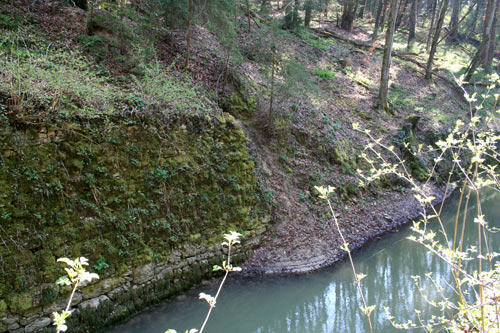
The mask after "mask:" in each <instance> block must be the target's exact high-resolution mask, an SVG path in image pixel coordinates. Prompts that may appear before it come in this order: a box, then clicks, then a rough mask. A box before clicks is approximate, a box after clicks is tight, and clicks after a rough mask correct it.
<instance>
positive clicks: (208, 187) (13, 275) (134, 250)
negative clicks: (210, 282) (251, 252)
mask: <svg viewBox="0 0 500 333" xmlns="http://www.w3.org/2000/svg"><path fill="white" fill-rule="evenodd" d="M6 119H7V118H6ZM245 141H246V139H245V137H244V134H243V133H242V131H241V130H240V129H239V128H238V127H237V126H236V125H235V124H234V122H233V119H232V117H231V116H229V115H223V116H218V117H217V118H208V117H203V116H192V117H184V118H179V119H177V120H170V121H169V122H168V123H162V122H154V121H153V120H150V121H148V122H143V121H139V120H137V121H130V120H101V119H97V120H91V121H89V120H87V121H72V122H57V123H51V124H47V123H45V124H43V125H39V124H26V123H23V124H18V123H12V122H10V123H9V122H8V120H5V121H4V123H3V124H2V126H1V127H0V153H1V155H0V228H1V230H0V332H1V331H2V329H4V330H5V329H7V328H8V326H9V325H12V324H13V323H9V321H8V322H2V321H1V319H2V318H4V319H5V318H8V317H9V318H13V317H14V318H15V317H18V318H28V317H29V315H30V314H31V313H33V312H35V313H37V312H40V309H42V308H46V307H47V306H48V305H50V304H54V302H60V301H61V300H63V299H64V297H65V296H66V293H67V291H65V290H59V288H58V287H56V286H55V285H54V284H53V282H54V281H55V280H56V279H57V278H58V277H60V276H61V275H64V271H63V265H62V264H59V263H56V259H57V258H59V257H78V256H85V257H87V258H89V259H90V262H91V265H92V267H90V270H91V271H94V272H97V273H98V274H100V275H101V277H102V278H104V279H110V278H114V277H122V276H124V275H123V274H125V273H126V272H128V271H130V270H131V269H134V267H139V266H141V265H146V264H149V263H155V264H159V263H168V260H169V258H170V256H171V254H172V253H173V251H176V250H177V249H179V248H180V247H182V246H184V244H191V245H200V246H201V245H202V246H212V245H214V244H217V243H218V242H219V241H220V240H221V237H222V235H223V234H224V233H225V232H227V231H228V230H237V231H239V232H242V233H244V234H245V235H246V236H247V237H248V238H249V239H251V238H252V235H254V234H255V232H256V231H259V232H260V231H261V230H263V228H265V223H264V222H263V221H265V220H266V219H264V216H265V215H267V210H266V208H265V207H264V206H263V205H262V203H261V200H260V194H259V189H258V187H257V183H256V179H255V175H254V170H253V168H254V164H253V162H252V160H251V158H250V156H249V155H248V153H247V151H246V148H245ZM198 275H199V274H198ZM200 276H201V275H200ZM117 281H118V282H119V280H117ZM120 281H121V280H120ZM115 282H116V281H115ZM176 288H177V287H176ZM167 294H168V293H167ZM161 295H163V294H161V293H160V296H161ZM152 299H158V297H152ZM152 299H151V300H150V299H149V298H148V300H146V301H145V304H146V303H147V302H150V301H152ZM129 312H130V311H127V313H129ZM124 313H125V312H124ZM118 317H119V316H118ZM20 320H21V319H19V320H18V321H15V323H19V324H20V325H22V323H20ZM24 324H26V323H24ZM101 324H102V323H101Z"/></svg>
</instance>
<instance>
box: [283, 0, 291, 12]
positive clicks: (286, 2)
mask: <svg viewBox="0 0 500 333" xmlns="http://www.w3.org/2000/svg"><path fill="white" fill-rule="evenodd" d="M282 9H284V10H285V15H287V14H289V13H290V12H291V11H292V9H293V6H292V0H284V2H283V8H282Z"/></svg>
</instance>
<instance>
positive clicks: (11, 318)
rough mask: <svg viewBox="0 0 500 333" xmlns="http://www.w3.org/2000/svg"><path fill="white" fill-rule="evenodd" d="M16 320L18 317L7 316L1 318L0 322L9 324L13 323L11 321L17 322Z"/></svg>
mask: <svg viewBox="0 0 500 333" xmlns="http://www.w3.org/2000/svg"><path fill="white" fill-rule="evenodd" d="M18 321H19V317H9V318H6V319H3V320H2V322H3V323H4V324H6V325H10V324H13V323H15V322H18Z"/></svg>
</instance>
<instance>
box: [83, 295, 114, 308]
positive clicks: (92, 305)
mask: <svg viewBox="0 0 500 333" xmlns="http://www.w3.org/2000/svg"><path fill="white" fill-rule="evenodd" d="M106 301H109V298H108V296H106V295H102V296H99V297H96V298H92V299H91V300H88V301H85V302H82V303H81V304H80V308H81V309H85V308H88V307H90V308H92V309H97V308H98V307H99V305H100V304H101V303H103V302H106Z"/></svg>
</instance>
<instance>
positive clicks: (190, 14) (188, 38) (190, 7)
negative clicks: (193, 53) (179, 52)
mask: <svg viewBox="0 0 500 333" xmlns="http://www.w3.org/2000/svg"><path fill="white" fill-rule="evenodd" d="M192 24H193V0H189V5H188V22H187V36H186V62H185V64H184V67H186V68H187V67H188V65H189V57H190V54H189V53H190V49H191V26H192Z"/></svg>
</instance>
